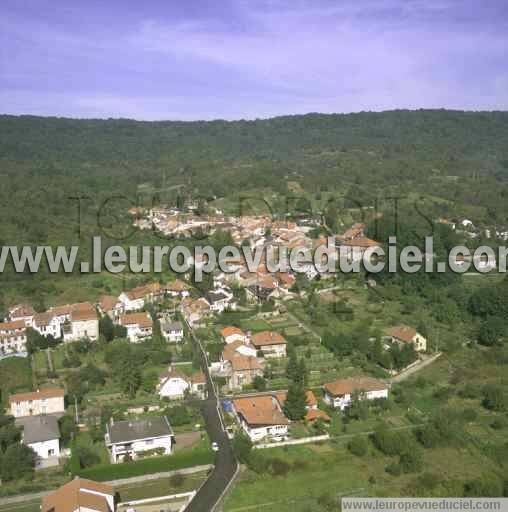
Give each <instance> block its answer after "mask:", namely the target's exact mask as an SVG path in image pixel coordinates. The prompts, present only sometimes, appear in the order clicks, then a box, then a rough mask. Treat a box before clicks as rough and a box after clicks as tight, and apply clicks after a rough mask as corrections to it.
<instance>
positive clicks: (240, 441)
mask: <svg viewBox="0 0 508 512" xmlns="http://www.w3.org/2000/svg"><path fill="white" fill-rule="evenodd" d="M251 451H252V441H251V440H250V438H249V437H248V436H247V435H246V434H245V433H244V432H237V434H236V435H235V437H234V439H233V452H234V454H235V457H236V458H237V459H238V461H239V462H240V463H242V464H246V463H247V462H248V460H249V456H250V454H251Z"/></svg>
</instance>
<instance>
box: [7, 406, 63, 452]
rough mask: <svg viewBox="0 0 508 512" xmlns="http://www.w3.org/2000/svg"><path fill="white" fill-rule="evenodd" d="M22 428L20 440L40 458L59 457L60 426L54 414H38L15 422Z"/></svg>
mask: <svg viewBox="0 0 508 512" xmlns="http://www.w3.org/2000/svg"><path fill="white" fill-rule="evenodd" d="M16 423H17V424H18V425H20V426H21V427H22V428H23V434H22V438H21V442H22V443H23V444H24V445H26V446H28V447H30V448H32V450H33V451H34V452H35V453H36V454H37V456H38V457H39V458H41V459H50V458H58V457H60V428H59V426H58V418H57V417H56V416H48V415H47V414H40V415H38V416H29V417H26V418H23V420H20V421H17V422H16Z"/></svg>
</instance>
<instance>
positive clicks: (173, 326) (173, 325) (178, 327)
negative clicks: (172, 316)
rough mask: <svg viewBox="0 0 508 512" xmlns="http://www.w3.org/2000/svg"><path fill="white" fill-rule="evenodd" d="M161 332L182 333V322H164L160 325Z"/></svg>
mask: <svg viewBox="0 0 508 512" xmlns="http://www.w3.org/2000/svg"><path fill="white" fill-rule="evenodd" d="M161 327H162V330H163V331H183V324H182V322H166V323H162V324H161Z"/></svg>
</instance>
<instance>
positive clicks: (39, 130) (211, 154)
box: [0, 110, 508, 306]
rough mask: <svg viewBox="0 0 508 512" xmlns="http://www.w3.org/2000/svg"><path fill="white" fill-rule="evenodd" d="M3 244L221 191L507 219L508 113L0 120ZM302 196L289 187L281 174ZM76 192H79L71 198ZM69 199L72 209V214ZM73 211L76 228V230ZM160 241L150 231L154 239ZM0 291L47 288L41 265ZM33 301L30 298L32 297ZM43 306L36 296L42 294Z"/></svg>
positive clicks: (106, 227)
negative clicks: (394, 200)
mask: <svg viewBox="0 0 508 512" xmlns="http://www.w3.org/2000/svg"><path fill="white" fill-rule="evenodd" d="M0 172H1V175H2V178H3V180H2V183H3V186H2V187H1V188H0V209H1V214H2V223H1V224H0V245H20V244H22V243H25V244H26V243H30V244H39V245H41V244H48V245H57V244H62V243H65V244H66V245H71V244H77V243H80V244H81V246H82V252H81V257H83V258H86V257H87V256H88V247H89V242H90V238H91V236H93V235H95V234H101V233H107V234H109V235H110V238H111V243H114V242H115V241H116V240H117V239H121V240H122V241H129V242H130V243H133V242H144V243H146V242H147V240H146V238H147V237H146V236H140V234H139V233H133V231H132V230H131V229H130V222H131V219H130V218H129V216H128V215H127V209H128V208H129V207H130V206H133V205H145V206H146V205H152V204H161V203H168V202H169V203H171V202H174V203H175V202H176V201H177V200H178V198H177V197H176V196H177V195H183V196H184V197H192V198H198V199H199V198H201V199H202V200H203V201H205V202H209V201H211V200H213V199H217V198H225V201H224V204H225V209H226V211H228V212H230V213H237V210H238V208H237V207H238V201H239V200H240V198H241V197H244V196H245V197H255V198H256V199H257V200H258V201H259V200H260V198H263V199H264V200H265V201H266V202H267V203H268V204H269V209H270V212H271V213H272V214H274V215H282V214H284V213H285V212H286V211H288V209H289V208H295V204H296V205H298V206H297V208H300V209H301V210H309V209H312V210H313V211H314V210H319V211H325V212H326V211H330V210H332V212H333V213H336V210H339V211H340V210H341V208H359V207H367V206H372V205H374V204H378V203H376V201H378V202H379V201H381V205H382V206H381V207H382V208H385V209H388V208H390V207H391V203H389V201H388V199H387V198H390V197H394V196H397V197H401V198H402V200H403V201H406V206H410V207H411V211H412V212H413V213H414V212H415V208H419V209H420V210H423V211H424V212H426V213H427V214H428V215H431V216H435V215H445V216H446V215H449V216H450V215H461V214H462V215H468V216H470V217H472V218H473V219H474V220H475V222H478V223H485V224H489V225H503V226H505V225H508V219H507V212H506V206H505V205H506V197H507V195H508V179H507V178H508V113H503V112H492V113H487V112H477V113H474V112H457V111H445V110H420V111H392V112H384V113H359V114H350V115H319V114H309V115H306V116H288V117H279V118H274V119H268V120H256V121H236V122H226V121H214V122H170V121H168V122H138V121H131V120H121V119H120V120H71V119H60V118H41V117H33V116H22V117H13V116H0ZM290 180H294V181H297V182H298V183H299V184H300V185H301V187H302V188H303V190H304V191H305V193H304V194H303V197H299V198H297V200H296V201H293V199H294V198H292V197H290V196H291V195H292V193H291V192H289V191H288V186H287V185H288V181H290ZM78 198H81V199H78ZM78 202H80V210H78ZM78 215H79V219H80V224H79V227H78ZM419 217H420V220H421V218H422V217H421V216H419ZM158 242H159V243H160V240H159V241H158ZM2 279H3V280H4V287H3V292H4V294H6V293H7V295H8V297H7V299H6V297H5V296H4V301H5V300H8V301H10V298H9V297H10V296H11V295H12V294H10V292H9V290H15V295H16V297H18V296H20V297H23V296H27V297H34V296H35V295H37V294H40V293H42V292H41V288H45V287H48V286H49V287H51V286H52V285H53V283H54V278H53V277H52V276H48V275H47V274H45V273H44V272H39V274H37V275H36V276H34V275H30V274H27V275H14V273H13V272H10V271H6V272H4V274H3V276H2ZM43 299H44V297H41V298H40V300H41V301H42V300H43ZM41 306H42V304H41Z"/></svg>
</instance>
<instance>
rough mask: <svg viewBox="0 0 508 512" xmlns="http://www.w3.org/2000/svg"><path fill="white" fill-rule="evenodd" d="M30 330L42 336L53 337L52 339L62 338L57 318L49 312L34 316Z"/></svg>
mask: <svg viewBox="0 0 508 512" xmlns="http://www.w3.org/2000/svg"><path fill="white" fill-rule="evenodd" d="M32 328H33V329H35V330H36V331H37V332H38V333H39V334H41V335H42V336H53V338H61V336H62V325H61V323H60V322H59V320H58V318H57V317H56V316H54V315H53V314H52V313H50V312H46V313H37V314H35V315H34V318H33V323H32Z"/></svg>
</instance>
